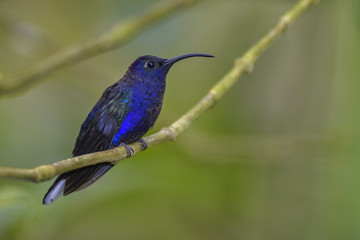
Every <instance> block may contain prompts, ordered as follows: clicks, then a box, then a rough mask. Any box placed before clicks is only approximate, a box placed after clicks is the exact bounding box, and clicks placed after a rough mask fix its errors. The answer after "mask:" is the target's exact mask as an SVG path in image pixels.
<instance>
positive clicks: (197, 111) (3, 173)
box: [0, 0, 317, 182]
mask: <svg viewBox="0 0 360 240" xmlns="http://www.w3.org/2000/svg"><path fill="white" fill-rule="evenodd" d="M316 2H317V0H301V1H299V2H298V3H297V4H295V6H294V7H293V8H291V9H290V10H289V11H288V12H287V13H285V14H284V15H283V16H282V17H281V19H280V21H279V22H278V23H277V24H276V25H275V27H274V28H273V29H271V30H270V31H269V32H268V33H267V34H266V35H265V36H264V37H263V38H262V39H260V41H258V42H257V43H256V44H255V45H254V46H253V47H251V48H250V49H249V50H248V51H247V52H246V53H245V54H244V55H243V56H242V57H241V58H238V59H237V60H236V61H235V64H234V67H233V68H232V69H231V70H230V71H229V72H228V73H227V74H225V76H224V77H223V78H222V79H220V81H219V82H218V83H216V84H215V86H214V87H213V88H211V89H210V91H209V93H208V94H207V95H205V96H204V97H203V98H202V99H201V100H200V101H199V102H198V103H197V104H196V105H195V106H194V107H193V108H191V109H190V110H189V111H188V112H187V113H185V114H184V115H183V116H182V117H181V118H179V119H178V120H176V121H175V122H174V123H173V124H171V125H170V126H169V127H166V128H163V129H162V130H161V131H159V132H157V133H155V134H153V135H150V136H148V137H145V138H144V140H145V142H146V143H147V145H148V148H150V147H152V146H154V145H157V144H159V143H162V142H165V141H174V140H175V139H176V137H177V136H178V135H179V134H181V133H182V132H184V131H185V130H186V129H187V128H188V127H189V126H190V125H191V124H192V122H193V121H194V120H196V119H197V118H198V117H199V116H200V115H201V114H202V113H203V112H204V111H206V110H208V109H209V108H211V107H213V106H214V105H215V104H216V102H217V101H219V100H220V98H222V96H223V95H224V94H225V93H226V92H227V91H228V90H230V89H231V88H232V86H233V85H234V84H235V83H236V82H237V81H238V80H239V78H240V77H241V76H242V75H243V74H244V73H249V72H251V71H252V69H253V67H254V64H255V61H256V60H257V59H258V57H259V56H260V55H261V54H262V53H263V52H264V51H265V50H266V49H267V48H268V47H269V46H270V45H271V43H272V42H273V41H274V40H275V39H277V38H278V37H279V36H280V35H281V34H283V33H284V31H285V30H286V29H287V28H288V27H289V26H290V24H291V23H293V22H294V21H295V20H296V19H297V17H299V16H300V15H301V14H302V13H303V12H304V11H305V10H307V9H308V8H309V7H310V6H311V5H313V4H314V3H316ZM130 146H131V147H132V148H133V149H134V154H136V153H138V152H139V151H141V147H142V145H141V143H139V142H136V143H133V144H130ZM125 158H126V151H125V148H124V147H118V148H114V149H111V150H108V151H103V152H96V153H91V154H87V155H82V156H78V157H74V158H69V159H66V160H63V161H59V162H56V163H53V164H48V165H42V166H39V167H36V168H33V169H19V168H6V167H3V168H0V177H8V178H17V179H26V180H30V181H34V182H40V181H45V180H49V179H51V178H53V177H54V176H56V175H59V174H61V173H64V172H67V171H70V170H73V169H76V168H80V167H84V166H88V165H93V164H96V163H100V162H111V163H113V164H116V163H118V162H119V161H121V160H122V159H125Z"/></svg>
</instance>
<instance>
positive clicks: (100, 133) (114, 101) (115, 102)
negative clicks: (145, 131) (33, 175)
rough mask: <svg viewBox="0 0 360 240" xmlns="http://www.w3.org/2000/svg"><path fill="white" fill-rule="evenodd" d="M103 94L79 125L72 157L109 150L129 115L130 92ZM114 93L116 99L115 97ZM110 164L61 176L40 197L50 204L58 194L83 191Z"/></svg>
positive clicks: (88, 167)
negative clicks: (43, 195)
mask: <svg viewBox="0 0 360 240" xmlns="http://www.w3.org/2000/svg"><path fill="white" fill-rule="evenodd" d="M113 89H114V88H113V86H111V87H109V88H108V89H107V90H105V92H104V94H103V95H102V97H101V98H100V100H99V101H98V102H97V104H96V105H95V106H94V108H93V109H92V110H91V112H90V113H89V115H88V117H87V118H86V120H85V121H84V123H83V124H82V125H81V129H80V133H79V136H78V138H77V140H76V143H75V148H74V151H73V155H74V156H78V155H83V154H87V153H92V152H97V151H102V150H107V149H110V148H111V146H112V141H113V138H114V136H115V135H116V133H117V132H118V130H119V129H120V127H121V124H122V122H123V121H124V119H125V117H126V116H127V114H128V112H129V102H130V95H131V92H130V90H123V91H121V89H120V90H119V91H116V92H115V91H112V90H113ZM115 94H117V96H115ZM112 166H113V165H112V164H110V163H99V164H96V165H92V166H87V167H83V168H79V169H75V170H73V171H70V172H67V173H64V174H61V175H60V176H59V177H58V178H57V179H56V181H55V182H54V184H53V185H52V186H51V188H50V189H49V191H48V192H47V194H46V195H45V197H44V200H43V203H44V204H50V203H52V202H53V201H55V200H56V199H57V198H59V197H60V196H62V195H68V194H70V193H72V192H74V191H78V190H81V189H84V188H86V187H88V186H89V185H91V184H92V183H93V182H95V181H96V180H98V179H99V178H100V177H101V176H103V175H104V174H105V173H106V172H107V171H108V170H110V169H111V167H112Z"/></svg>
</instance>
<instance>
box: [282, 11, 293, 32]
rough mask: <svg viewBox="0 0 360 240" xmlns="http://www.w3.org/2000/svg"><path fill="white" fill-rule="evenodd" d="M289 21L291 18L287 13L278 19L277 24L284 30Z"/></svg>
mask: <svg viewBox="0 0 360 240" xmlns="http://www.w3.org/2000/svg"><path fill="white" fill-rule="evenodd" d="M290 23H291V18H290V16H289V15H285V16H283V17H282V18H281V19H280V22H279V25H280V27H281V28H282V29H283V31H285V30H286V29H287V28H288V27H289V25H290Z"/></svg>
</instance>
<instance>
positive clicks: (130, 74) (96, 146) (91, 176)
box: [43, 53, 213, 205]
mask: <svg viewBox="0 0 360 240" xmlns="http://www.w3.org/2000/svg"><path fill="white" fill-rule="evenodd" d="M189 57H213V56H212V55H209V54H203V53H191V54H184V55H180V56H177V57H174V58H170V59H165V58H159V57H156V56H151V55H146V56H141V57H139V58H138V59H136V60H135V61H134V62H133V63H132V64H131V65H130V67H129V69H128V70H127V72H126V73H125V75H124V76H123V77H122V78H121V79H120V80H119V81H117V82H115V83H114V84H113V85H111V86H110V87H108V88H107V89H106V90H105V91H104V93H103V94H102V96H101V98H100V99H99V101H98V102H97V103H96V104H95V106H94V107H93V108H92V110H91V111H90V113H89V114H88V116H87V118H86V119H85V121H84V122H83V124H82V125H81V128H80V132H79V135H78V137H77V139H76V142H75V147H74V150H73V156H74V157H75V156H79V155H83V154H88V153H93V152H98V151H104V150H108V149H112V148H115V147H118V146H124V147H125V149H126V152H127V155H128V157H129V156H131V150H132V149H131V148H130V147H129V146H128V145H127V144H130V143H133V142H136V141H140V142H142V144H143V149H145V148H146V143H145V141H143V140H142V139H141V137H142V136H144V135H145V134H146V132H147V131H149V129H150V128H152V127H153V126H154V124H155V121H156V119H157V118H158V116H159V114H160V110H161V106H162V102H163V98H164V93H165V87H166V75H167V73H168V71H169V69H170V68H171V67H172V66H173V64H174V63H176V62H178V61H180V60H182V59H185V58H189ZM113 166H114V165H112V164H111V163H99V164H96V165H92V166H87V167H82V168H79V169H75V170H72V171H69V172H66V173H63V174H61V175H60V176H59V177H58V178H57V179H56V180H55V182H54V184H53V185H52V186H51V187H50V189H49V190H48V192H47V193H46V195H45V197H44V199H43V204H46V205H47V204H51V203H52V202H54V201H55V200H56V199H58V198H59V197H60V196H66V195H68V194H70V193H72V192H75V191H79V190H82V189H84V188H86V187H88V186H90V185H91V184H92V183H94V182H95V181H97V180H98V179H99V178H100V177H102V176H103V175H104V174H105V173H106V172H107V171H109V170H110V169H111V168H112V167H113Z"/></svg>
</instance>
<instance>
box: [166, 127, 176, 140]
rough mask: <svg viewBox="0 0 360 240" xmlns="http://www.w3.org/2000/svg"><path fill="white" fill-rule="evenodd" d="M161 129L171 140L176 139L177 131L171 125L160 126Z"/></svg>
mask: <svg viewBox="0 0 360 240" xmlns="http://www.w3.org/2000/svg"><path fill="white" fill-rule="evenodd" d="M162 131H163V132H164V135H165V136H166V137H168V139H169V140H170V141H172V142H174V141H175V140H176V137H177V133H176V131H175V130H174V129H173V128H171V127H164V128H162Z"/></svg>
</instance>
